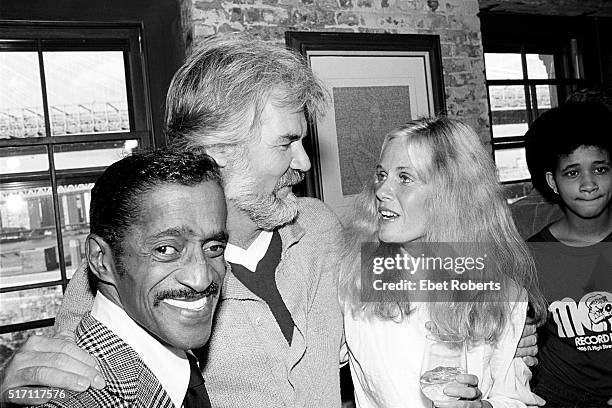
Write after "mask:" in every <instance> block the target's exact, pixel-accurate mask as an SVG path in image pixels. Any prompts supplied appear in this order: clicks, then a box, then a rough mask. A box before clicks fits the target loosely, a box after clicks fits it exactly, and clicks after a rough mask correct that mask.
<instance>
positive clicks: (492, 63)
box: [484, 52, 523, 79]
mask: <svg viewBox="0 0 612 408" xmlns="http://www.w3.org/2000/svg"><path fill="white" fill-rule="evenodd" d="M484 56H485V71H486V76H487V79H523V66H522V63H521V54H507V53H491V52H485V55H484Z"/></svg>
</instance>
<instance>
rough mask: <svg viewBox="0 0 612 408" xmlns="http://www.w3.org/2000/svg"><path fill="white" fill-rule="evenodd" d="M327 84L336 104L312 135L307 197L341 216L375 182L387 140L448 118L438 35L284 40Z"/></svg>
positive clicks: (300, 35)
mask: <svg viewBox="0 0 612 408" xmlns="http://www.w3.org/2000/svg"><path fill="white" fill-rule="evenodd" d="M285 41H286V43H287V45H288V46H289V47H290V48H293V49H295V50H297V51H298V52H300V53H301V54H303V55H304V56H305V57H306V59H307V61H308V64H309V65H310V67H311V68H312V70H313V71H314V72H315V74H316V75H317V76H318V77H319V78H320V79H321V80H322V81H323V83H324V85H325V86H326V88H327V90H328V91H329V95H330V96H331V103H330V104H329V108H328V111H327V112H326V114H325V115H324V116H323V117H319V118H317V120H316V123H314V124H312V126H311V127H310V129H309V137H308V138H307V139H306V140H305V147H306V150H307V151H308V153H309V155H310V157H311V159H312V171H311V172H310V177H307V178H306V185H305V189H306V191H305V194H306V195H309V196H312V197H317V198H320V199H321V200H323V201H324V202H325V203H327V204H329V205H330V206H331V207H332V208H333V209H334V211H336V212H337V213H338V214H339V215H343V214H344V213H345V212H346V211H347V210H348V209H349V208H350V206H351V205H352V198H353V197H354V196H355V195H356V194H357V193H359V192H360V191H361V189H362V187H363V185H364V184H365V183H366V182H367V181H368V180H370V179H371V178H372V177H373V174H374V169H375V167H376V164H377V161H378V155H379V153H380V147H381V145H382V140H383V138H384V136H385V134H387V133H388V132H389V131H390V130H391V129H393V128H395V127H397V126H399V125H401V124H402V123H405V122H407V121H409V120H411V119H416V118H418V117H421V116H431V115H435V114H437V113H440V112H442V111H444V110H445V104H444V85H443V77H442V65H441V57H440V39H439V37H438V36H437V35H408V34H363V33H317V32H295V31H288V32H286V33H285Z"/></svg>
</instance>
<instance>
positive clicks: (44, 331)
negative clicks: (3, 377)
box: [0, 322, 54, 369]
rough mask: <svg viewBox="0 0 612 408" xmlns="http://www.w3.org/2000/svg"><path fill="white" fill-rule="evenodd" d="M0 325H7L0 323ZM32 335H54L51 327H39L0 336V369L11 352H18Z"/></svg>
mask: <svg viewBox="0 0 612 408" xmlns="http://www.w3.org/2000/svg"><path fill="white" fill-rule="evenodd" d="M0 324H8V323H7V322H0ZM34 334H39V335H43V336H52V335H53V334H54V331H53V327H51V326H49V327H41V328H40V329H34V330H25V331H20V332H15V333H6V334H0V369H2V367H4V365H5V364H6V362H7V361H8V359H9V358H10V357H11V356H12V355H13V352H15V351H16V350H19V349H20V348H21V346H22V345H23V343H25V342H26V340H27V339H28V338H29V337H30V336H32V335H34Z"/></svg>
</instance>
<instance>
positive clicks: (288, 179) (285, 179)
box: [276, 169, 304, 189]
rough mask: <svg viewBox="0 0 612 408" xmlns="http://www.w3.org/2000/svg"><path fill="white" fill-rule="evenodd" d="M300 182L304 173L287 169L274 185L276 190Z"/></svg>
mask: <svg viewBox="0 0 612 408" xmlns="http://www.w3.org/2000/svg"><path fill="white" fill-rule="evenodd" d="M302 180H304V173H302V172H301V171H298V170H293V169H289V170H287V171H286V172H285V174H283V175H282V176H281V178H280V179H279V180H278V183H276V189H280V188H282V187H287V186H294V185H296V184H300V183H301V182H302Z"/></svg>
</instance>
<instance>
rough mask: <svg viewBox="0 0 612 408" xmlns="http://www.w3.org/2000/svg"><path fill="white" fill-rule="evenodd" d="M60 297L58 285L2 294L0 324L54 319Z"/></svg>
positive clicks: (60, 301)
mask: <svg viewBox="0 0 612 408" xmlns="http://www.w3.org/2000/svg"><path fill="white" fill-rule="evenodd" d="M62 297H63V296H62V287H61V286H59V285H58V286H50V287H47V288H36V289H28V290H19V291H15V292H7V293H2V294H0V322H1V323H2V324H3V325H6V324H12V323H23V322H29V321H32V320H41V319H48V318H50V317H55V315H56V314H57V310H58V309H59V307H60V304H61V303H62Z"/></svg>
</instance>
